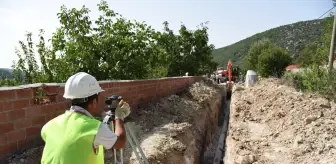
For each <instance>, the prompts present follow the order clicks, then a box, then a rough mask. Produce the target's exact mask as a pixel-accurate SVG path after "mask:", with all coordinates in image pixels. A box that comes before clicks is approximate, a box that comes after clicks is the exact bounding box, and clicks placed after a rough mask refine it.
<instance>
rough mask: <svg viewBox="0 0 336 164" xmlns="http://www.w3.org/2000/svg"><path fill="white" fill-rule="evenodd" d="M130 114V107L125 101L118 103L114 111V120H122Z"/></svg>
mask: <svg viewBox="0 0 336 164" xmlns="http://www.w3.org/2000/svg"><path fill="white" fill-rule="evenodd" d="M130 113H131V107H130V106H129V104H128V103H127V102H125V101H120V103H119V105H118V107H117V109H116V110H115V119H121V120H124V119H125V118H126V117H127V116H128V115H129V114H130Z"/></svg>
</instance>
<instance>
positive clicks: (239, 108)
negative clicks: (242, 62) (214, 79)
mask: <svg viewBox="0 0 336 164" xmlns="http://www.w3.org/2000/svg"><path fill="white" fill-rule="evenodd" d="M226 142H227V150H226V157H225V160H226V162H225V163H227V164H236V163H237V164H252V163H253V164H303V163H307V164H332V163H336V149H335V148H336V104H335V103H334V102H329V101H328V100H326V99H324V98H322V97H321V96H318V95H313V94H303V93H300V92H297V91H295V89H293V88H291V87H288V86H285V85H282V83H281V81H280V80H278V79H265V80H262V81H261V82H259V83H258V84H257V85H256V86H254V87H252V88H244V86H242V85H240V86H239V85H236V86H235V88H234V93H233V96H232V98H231V114H230V125H229V135H228V138H227V140H226Z"/></svg>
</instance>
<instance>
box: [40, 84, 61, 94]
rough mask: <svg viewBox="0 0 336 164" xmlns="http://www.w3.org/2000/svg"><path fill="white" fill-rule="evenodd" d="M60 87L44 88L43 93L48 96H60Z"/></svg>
mask: <svg viewBox="0 0 336 164" xmlns="http://www.w3.org/2000/svg"><path fill="white" fill-rule="evenodd" d="M58 88H59V87H58V86H47V87H45V88H43V91H44V92H45V93H46V94H47V95H51V94H58Z"/></svg>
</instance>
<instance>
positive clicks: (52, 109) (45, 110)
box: [39, 103, 59, 115]
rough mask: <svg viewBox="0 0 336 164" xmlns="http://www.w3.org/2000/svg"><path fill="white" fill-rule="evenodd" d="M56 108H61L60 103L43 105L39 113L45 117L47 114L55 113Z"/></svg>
mask: <svg viewBox="0 0 336 164" xmlns="http://www.w3.org/2000/svg"><path fill="white" fill-rule="evenodd" d="M56 108H59V104H58V103H53V104H46V105H41V106H40V109H39V112H40V113H41V115H45V114H47V113H53V112H55V110H56Z"/></svg>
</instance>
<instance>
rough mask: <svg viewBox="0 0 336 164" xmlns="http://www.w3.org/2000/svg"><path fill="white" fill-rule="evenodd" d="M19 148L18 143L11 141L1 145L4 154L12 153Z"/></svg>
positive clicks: (0, 149)
mask: <svg viewBox="0 0 336 164" xmlns="http://www.w3.org/2000/svg"><path fill="white" fill-rule="evenodd" d="M16 150H17V143H9V144H6V145H3V146H0V154H1V155H2V156H4V155H7V154H9V153H12V152H14V151H16Z"/></svg>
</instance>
